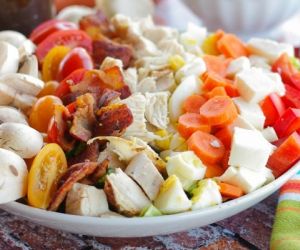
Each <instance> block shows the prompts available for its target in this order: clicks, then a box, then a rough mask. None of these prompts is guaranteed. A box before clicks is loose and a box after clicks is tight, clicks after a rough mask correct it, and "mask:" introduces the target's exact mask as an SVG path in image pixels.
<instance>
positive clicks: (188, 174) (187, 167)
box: [166, 151, 206, 190]
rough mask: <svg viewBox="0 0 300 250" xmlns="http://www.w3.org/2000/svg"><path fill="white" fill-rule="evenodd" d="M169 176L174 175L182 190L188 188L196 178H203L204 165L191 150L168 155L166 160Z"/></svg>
mask: <svg viewBox="0 0 300 250" xmlns="http://www.w3.org/2000/svg"><path fill="white" fill-rule="evenodd" d="M166 168H167V173H168V175H169V176H171V175H176V176H177V177H178V179H179V180H180V182H181V184H182V186H183V188H184V190H188V189H189V187H190V186H191V185H193V184H194V183H195V182H196V181H197V180H201V179H203V178H204V175H205V172H206V167H205V166H204V165H203V163H202V161H201V160H200V159H199V158H198V157H197V156H196V155H195V153H194V152H193V151H186V152H182V153H178V154H175V155H173V156H170V157H169V159H168V162H167V167H166Z"/></svg>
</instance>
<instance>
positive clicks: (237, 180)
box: [219, 166, 267, 194]
mask: <svg viewBox="0 0 300 250" xmlns="http://www.w3.org/2000/svg"><path fill="white" fill-rule="evenodd" d="M219 180H220V181H222V182H225V183H228V184H231V185H235V186H237V187H240V188H241V189H242V190H243V192H244V193H245V194H248V193H251V192H253V191H254V190H256V189H258V188H260V187H261V186H262V185H264V183H265V182H266V180H267V179H266V177H265V176H264V174H262V173H260V172H255V171H252V170H250V169H247V168H239V167H233V166H230V167H229V168H227V170H226V171H225V173H224V174H223V175H222V176H220V177H219Z"/></svg>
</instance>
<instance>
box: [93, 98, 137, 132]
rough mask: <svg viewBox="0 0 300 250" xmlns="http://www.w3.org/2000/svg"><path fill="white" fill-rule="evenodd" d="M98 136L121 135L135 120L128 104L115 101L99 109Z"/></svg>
mask: <svg viewBox="0 0 300 250" xmlns="http://www.w3.org/2000/svg"><path fill="white" fill-rule="evenodd" d="M97 120H98V122H99V126H97V128H96V130H95V133H96V136H99V135H102V136H110V135H113V136H120V135H122V134H123V133H124V131H125V129H126V128H127V127H128V126H130V124H132V122H133V116H132V113H131V111H130V109H129V108H128V107H127V105H126V104H120V103H115V104H111V105H109V106H106V107H102V108H101V109H99V110H98V111H97Z"/></svg>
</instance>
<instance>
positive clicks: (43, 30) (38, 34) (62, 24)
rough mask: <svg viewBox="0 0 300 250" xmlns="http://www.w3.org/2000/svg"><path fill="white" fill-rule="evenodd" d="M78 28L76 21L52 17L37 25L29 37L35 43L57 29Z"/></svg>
mask: <svg viewBox="0 0 300 250" xmlns="http://www.w3.org/2000/svg"><path fill="white" fill-rule="evenodd" d="M76 29H78V26H77V25H76V24H75V23H71V22H67V21H62V20H57V19H51V20H49V21H46V22H43V23H41V24H40V25H39V26H37V27H36V28H35V29H34V30H33V31H32V33H31V34H30V36H29V39H30V40H31V41H32V42H34V43H35V44H39V43H41V42H42V41H43V40H45V39H46V38H47V37H48V36H50V35H51V34H53V33H54V32H56V31H59V30H76Z"/></svg>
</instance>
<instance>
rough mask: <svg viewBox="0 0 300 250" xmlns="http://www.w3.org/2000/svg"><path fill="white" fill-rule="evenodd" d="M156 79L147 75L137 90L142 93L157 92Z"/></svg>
mask: <svg viewBox="0 0 300 250" xmlns="http://www.w3.org/2000/svg"><path fill="white" fill-rule="evenodd" d="M155 90H156V80H155V78H154V77H145V78H144V79H142V80H141V81H140V82H139V83H138V84H137V91H138V92H140V93H143V94H145V93H147V92H155Z"/></svg>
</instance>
